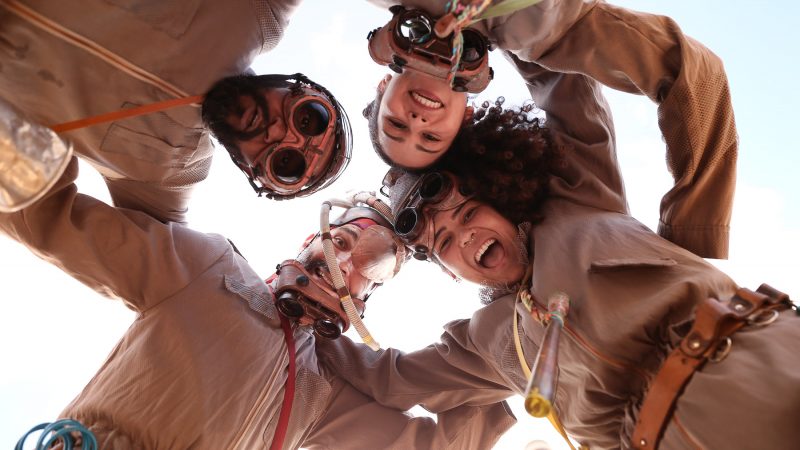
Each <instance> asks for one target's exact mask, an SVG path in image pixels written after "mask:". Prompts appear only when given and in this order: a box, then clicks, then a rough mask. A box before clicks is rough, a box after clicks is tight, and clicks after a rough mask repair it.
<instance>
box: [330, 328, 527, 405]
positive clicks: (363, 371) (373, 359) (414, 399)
mask: <svg viewBox="0 0 800 450" xmlns="http://www.w3.org/2000/svg"><path fill="white" fill-rule="evenodd" d="M448 328H449V329H448V331H447V332H445V333H444V334H443V335H442V338H441V342H437V343H436V344H433V345H430V346H428V347H425V348H424V349H421V350H418V351H414V352H410V353H404V352H402V351H399V350H396V349H391V348H390V349H387V350H382V351H379V352H373V351H371V350H369V349H368V348H367V347H366V346H364V345H362V344H355V343H354V342H352V341H351V340H349V339H348V338H347V337H345V336H342V337H341V338H339V339H336V340H333V341H330V340H328V341H325V342H319V343H318V344H317V353H318V355H319V358H320V360H321V361H324V362H325V363H326V366H329V367H331V369H332V370H333V371H335V372H336V373H337V374H338V375H339V376H341V377H342V378H344V379H345V380H346V381H347V382H348V383H351V384H352V385H353V386H354V387H355V388H356V389H358V390H359V391H361V392H363V393H365V394H367V395H369V396H370V397H372V398H374V399H375V400H376V401H378V402H379V403H381V404H383V405H387V406H391V407H394V408H398V409H402V410H406V409H410V408H411V407H413V406H415V405H418V404H419V405H421V406H423V407H424V408H425V409H427V410H428V411H431V412H435V413H439V412H443V411H447V410H449V409H452V408H456V407H458V406H461V405H490V404H493V403H497V402H499V401H502V400H504V399H506V398H508V397H509V396H511V395H513V391H512V390H511V389H509V388H508V387H507V385H506V384H505V383H506V382H505V380H504V379H503V378H502V377H501V375H500V374H499V372H498V370H497V369H496V368H495V367H494V366H493V365H491V364H490V363H489V361H490V359H489V358H487V357H485V356H482V355H481V354H480V352H479V351H478V350H477V349H476V348H474V346H472V345H471V344H470V343H469V342H468V341H467V340H468V339H469V338H468V334H469V332H468V328H469V321H457V322H453V323H451V324H449V325H448Z"/></svg>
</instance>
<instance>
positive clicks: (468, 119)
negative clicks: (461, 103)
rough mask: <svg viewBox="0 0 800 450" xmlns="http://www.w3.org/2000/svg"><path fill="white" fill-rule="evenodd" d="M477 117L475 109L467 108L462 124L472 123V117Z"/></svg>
mask: <svg viewBox="0 0 800 450" xmlns="http://www.w3.org/2000/svg"><path fill="white" fill-rule="evenodd" d="M474 115H475V108H473V107H472V106H467V107H466V108H464V120H463V122H462V123H470V122H472V116H474Z"/></svg>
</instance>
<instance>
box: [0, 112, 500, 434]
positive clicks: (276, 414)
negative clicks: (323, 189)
mask: <svg viewBox="0 0 800 450" xmlns="http://www.w3.org/2000/svg"><path fill="white" fill-rule="evenodd" d="M0 130H2V131H3V132H8V130H7V129H3V128H0ZM10 134H13V137H14V138H15V139H2V140H0V144H2V145H4V146H6V147H11V148H5V149H4V152H5V153H8V152H14V151H16V152H22V151H23V150H22V149H21V148H20V147H13V146H11V145H9V142H12V143H14V142H16V143H23V144H27V145H28V148H27V149H26V150H25V151H26V152H27V154H26V157H27V159H30V156H31V154H32V153H35V150H36V148H34V147H32V144H33V143H37V142H38V143H43V142H44V143H48V142H49V143H50V144H52V145H51V147H57V146H58V145H61V146H62V148H49V149H48V148H42V149H41V150H43V151H41V152H39V153H38V154H39V156H41V157H49V156H51V155H53V154H58V155H60V154H61V153H62V152H63V151H64V150H63V147H64V146H65V144H64V143H63V141H61V140H60V139H59V138H58V137H57V136H55V135H54V134H53V132H52V131H51V130H49V129H47V128H44V127H41V126H37V125H35V124H32V123H27V125H26V126H23V127H20V128H15V129H13V130H12V132H11V133H10ZM48 139H49V140H48ZM66 153H67V155H69V149H68V146H67V150H66ZM68 158H69V160H68V162H67V166H66V168H65V170H64V173H63V175H62V176H61V177H60V178H59V180H57V182H56V183H55V185H54V186H52V188H51V189H50V190H49V191H48V192H47V193H46V194H45V195H44V196H43V197H41V198H39V199H37V200H35V201H33V202H32V203H30V204H29V205H28V206H27V207H25V208H23V209H21V210H20V211H17V212H15V213H0V230H2V232H3V233H5V234H7V235H8V236H10V237H11V238H14V239H17V240H19V241H20V242H22V243H23V244H24V245H26V246H28V247H29V248H31V250H32V251H34V252H35V253H36V254H37V255H38V256H40V257H42V258H44V259H46V260H49V261H52V262H54V264H56V265H57V266H58V267H60V268H61V269H62V270H64V271H66V272H67V273H68V274H70V275H72V276H73V277H75V278H76V279H78V280H79V281H81V282H83V283H84V284H86V285H87V286H89V287H91V288H92V289H94V290H96V291H97V292H100V293H102V294H104V295H106V296H109V297H112V298H119V299H122V300H123V302H124V303H125V305H126V306H128V307H129V308H130V309H132V310H134V311H136V312H137V313H138V316H137V318H136V319H135V321H134V322H133V324H132V325H131V326H130V328H129V329H128V330H127V332H126V333H125V334H124V335H123V337H122V338H121V340H120V342H119V343H118V344H117V346H116V347H115V348H114V350H113V351H112V352H111V354H110V355H109V357H108V359H107V360H106V362H105V363H104V364H103V366H102V367H101V368H100V369H99V371H98V372H97V374H96V375H95V376H94V377H93V378H92V380H91V381H90V382H89V383H88V385H87V386H86V387H85V389H84V390H83V391H82V392H81V393H80V394H79V395H78V396H77V397H76V398H75V399H74V400H73V402H72V403H71V404H70V405H69V406H67V407H66V409H65V410H64V411H63V414H62V416H63V417H65V418H70V419H73V420H76V421H78V422H79V423H81V424H83V426H85V427H86V428H87V429H88V430H89V431H91V433H92V434H93V439H96V440H97V442H98V444H99V447H100V448H113V449H128V448H130V449H133V448H136V449H142V448H146V449H162V448H163V449H178V448H264V447H267V446H270V448H274V449H280V448H298V447H300V446H303V447H306V448H331V447H334V448H348V449H355V448H363V449H375V448H454V447H457V448H488V447H491V445H492V444H493V443H494V442H495V441H496V439H497V438H498V437H499V434H500V433H501V432H502V431H503V430H505V429H507V428H508V427H510V426H511V425H512V424H513V422H514V418H513V417H512V416H511V415H510V414H509V413H508V412H507V410H506V407H505V406H504V405H503V404H500V403H498V404H494V405H491V406H488V407H483V406H481V407H474V408H473V407H465V408H455V409H453V410H452V411H448V412H446V413H444V414H441V415H440V417H439V420H438V423H437V422H434V420H433V419H430V418H412V417H410V416H408V415H407V414H406V413H405V412H403V411H400V410H395V409H392V408H387V407H383V406H380V405H378V404H377V403H375V402H374V401H373V400H371V399H369V398H368V397H366V396H364V395H363V394H361V393H359V392H357V391H355V390H354V389H353V388H352V387H351V386H350V385H349V384H348V383H346V382H345V381H344V379H343V378H342V377H339V376H334V375H333V373H332V371H331V369H330V368H329V367H327V366H325V365H324V364H320V363H319V361H318V355H317V352H316V344H317V343H318V341H319V340H324V339H336V338H337V337H338V336H339V334H340V333H341V331H343V330H346V329H347V328H348V327H350V326H353V327H356V328H358V331H359V333H360V334H361V335H362V336H365V337H366V339H367V342H370V344H371V345H372V347H373V348H377V347H376V345H375V342H374V340H373V339H371V336H370V335H369V333H368V332H366V331H365V330H366V328H365V327H364V326H363V324H362V323H361V319H360V316H361V315H362V314H363V312H364V302H365V301H366V300H367V297H368V296H369V294H370V293H371V292H372V290H373V289H374V287H375V286H376V285H377V284H379V283H382V282H383V281H384V280H386V279H388V278H391V277H392V276H393V275H394V274H395V273H396V272H397V271H398V270H399V268H400V267H401V265H402V263H403V262H404V261H405V259H406V258H405V256H404V255H405V251H404V247H403V245H402V243H400V242H399V241H398V240H397V238H396V236H395V235H394V233H393V232H392V231H391V230H390V229H389V228H387V227H390V222H389V221H388V220H387V216H390V212H389V209H388V207H387V206H386V205H383V204H382V203H381V202H380V201H376V200H375V199H374V197H372V196H370V195H364V194H361V195H356V196H353V197H351V198H350V199H349V200H342V201H328V202H325V203H324V204H323V208H322V216H321V223H322V224H323V225H322V227H321V232H320V233H315V234H314V235H312V237H311V238H309V239H307V240H306V243H305V244H304V246H303V249H302V251H301V252H300V254H299V256H297V257H296V258H293V259H289V260H286V261H284V262H282V263H281V264H280V265H279V266H278V269H277V272H276V273H275V274H274V275H273V276H271V277H269V278H267V280H266V281H265V280H264V278H262V277H260V276H258V275H257V274H256V273H255V271H254V270H253V269H252V268H251V267H250V266H249V265H248V263H247V261H246V260H245V259H244V257H242V256H241V254H239V252H238V250H237V249H236V248H235V247H234V246H233V245H232V243H230V242H229V241H228V240H226V239H225V238H224V237H222V236H220V235H215V234H206V233H200V232H196V231H193V230H191V229H189V228H188V227H186V226H184V225H181V224H176V223H174V222H173V223H163V222H160V221H158V220H156V219H154V218H153V217H151V216H149V215H147V214H145V213H142V212H139V211H134V210H129V209H124V208H119V207H111V206H109V205H106V204H105V203H103V202H100V201H98V200H95V199H94V198H92V197H89V196H87V195H82V194H80V193H78V192H77V189H76V186H75V184H74V180H75V179H76V177H77V175H78V165H77V161H76V159H75V157H74V156H72V157H70V156H68ZM15 167H17V168H18V169H20V170H21V168H24V166H15ZM24 175H25V172H24V171H22V173H20V176H21V177H24ZM334 206H339V207H345V208H346V211H345V213H344V214H343V215H342V216H341V217H339V218H338V219H337V220H334V221H333V222H330V224H329V220H328V215H329V214H330V210H331V208H332V207H334ZM280 238H282V237H280ZM267 244H268V242H267ZM370 351H373V350H370ZM85 439H89V437H88V436H87V437H85ZM83 442H84V443H86V442H88V441H86V440H84V441H83Z"/></svg>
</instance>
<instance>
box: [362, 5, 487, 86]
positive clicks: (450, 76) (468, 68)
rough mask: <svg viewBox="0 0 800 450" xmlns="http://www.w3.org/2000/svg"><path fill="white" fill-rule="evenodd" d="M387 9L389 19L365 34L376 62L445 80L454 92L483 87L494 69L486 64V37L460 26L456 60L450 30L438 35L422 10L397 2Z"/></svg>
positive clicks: (395, 69)
mask: <svg viewBox="0 0 800 450" xmlns="http://www.w3.org/2000/svg"><path fill="white" fill-rule="evenodd" d="M389 11H390V12H391V13H392V14H393V16H392V19H391V20H390V21H389V23H387V24H386V26H383V27H380V28H376V29H375V30H373V31H371V32H370V33H369V34H368V35H367V40H368V41H369V54H370V56H371V57H372V59H373V60H374V61H375V62H376V63H378V64H381V65H384V66H388V67H389V68H390V69H392V70H393V71H395V72H397V73H402V72H403V70H404V69H405V68H408V69H411V70H416V71H420V72H423V73H425V74H428V75H430V76H433V77H436V78H440V79H442V80H447V81H448V82H450V85H451V86H452V88H453V90H454V91H456V92H471V93H478V92H481V91H483V90H484V89H486V86H488V84H489V81H490V80H491V79H492V78H493V76H494V73H493V71H492V68H491V67H489V54H488V51H489V50H491V48H490V45H489V40H488V39H487V38H486V37H485V36H484V35H483V34H481V33H479V32H477V31H475V30H472V29H469V28H467V29H464V30H462V31H461V33H462V38H463V44H462V45H463V47H462V51H461V58H460V60H458V61H456V58H455V57H454V55H455V54H456V52H455V49H454V33H450V34H449V35H448V36H446V37H444V38H440V37H438V36H437V35H436V32H435V31H434V27H435V25H436V21H435V20H434V19H432V18H431V17H430V16H429V15H428V14H427V13H425V11H422V10H419V9H405V8H404V7H402V6H399V5H396V6H392V7H391V8H389ZM456 64H457V67H455V68H454V67H453V66H455V65H456Z"/></svg>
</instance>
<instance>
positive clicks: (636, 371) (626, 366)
mask: <svg viewBox="0 0 800 450" xmlns="http://www.w3.org/2000/svg"><path fill="white" fill-rule="evenodd" d="M564 329H565V330H566V331H567V336H569V337H570V338H572V339H573V340H574V341H575V343H576V344H578V347H580V348H583V349H584V350H586V351H588V352H589V353H591V354H592V355H594V356H595V357H597V358H598V359H599V360H601V361H603V362H605V363H607V364H609V365H610V366H613V367H616V368H618V369H623V370H628V371H631V372H633V373H634V374H636V375H637V376H639V377H640V378H641V379H642V380H646V379H647V374H646V373H645V372H644V371H643V370H642V369H640V368H639V367H638V366H635V365H633V364H627V363H625V362H622V361H619V360H617V359H615V358H612V357H610V356H607V355H605V354H603V353H602V352H600V351H599V350H597V349H596V348H594V347H593V346H591V345H590V344H589V343H588V342H587V341H586V340H585V339H583V337H582V336H580V335H579V334H578V333H577V332H576V331H575V330H573V329H572V327H571V326H570V325H569V324H564Z"/></svg>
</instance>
